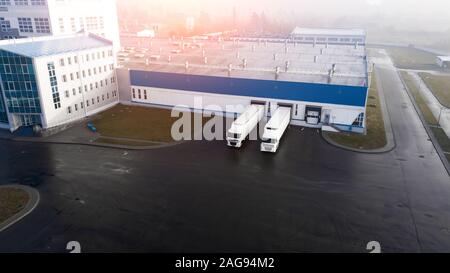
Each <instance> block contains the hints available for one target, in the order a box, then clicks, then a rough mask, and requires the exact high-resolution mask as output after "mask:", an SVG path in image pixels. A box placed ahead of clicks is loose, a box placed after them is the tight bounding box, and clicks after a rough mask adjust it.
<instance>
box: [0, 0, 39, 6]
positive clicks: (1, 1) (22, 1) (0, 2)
mask: <svg viewBox="0 0 450 273" xmlns="http://www.w3.org/2000/svg"><path fill="white" fill-rule="evenodd" d="M13 2H14V4H15V5H16V6H29V4H31V5H32V6H46V5H47V2H46V0H30V1H28V0H14V1H13ZM0 6H11V0H0Z"/></svg>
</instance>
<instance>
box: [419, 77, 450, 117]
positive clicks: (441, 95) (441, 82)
mask: <svg viewBox="0 0 450 273" xmlns="http://www.w3.org/2000/svg"><path fill="white" fill-rule="evenodd" d="M419 75H420V77H421V78H422V79H423V81H424V82H425V83H426V85H427V86H428V88H430V89H431V91H432V92H433V94H434V96H435V97H436V98H437V99H438V100H439V102H440V103H441V104H442V105H444V106H446V107H447V108H450V76H440V75H433V74H429V73H419Z"/></svg>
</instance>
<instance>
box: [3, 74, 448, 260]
mask: <svg viewBox="0 0 450 273" xmlns="http://www.w3.org/2000/svg"><path fill="white" fill-rule="evenodd" d="M380 75H381V77H383V84H384V85H385V86H384V88H385V91H387V94H386V96H387V101H388V102H389V103H388V107H389V110H390V114H391V118H392V123H393V126H394V132H395V137H396V140H397V148H396V149H395V150H394V151H393V152H390V153H386V154H379V155H367V154H360V153H352V152H348V151H344V150H340V149H338V148H335V147H333V146H330V145H328V144H327V143H326V142H325V141H324V140H323V139H322V138H321V137H320V135H319V133H318V132H317V131H316V130H309V129H307V130H304V131H301V130H300V129H299V128H296V127H291V128H290V129H289V131H288V133H287V135H286V137H285V138H284V142H283V143H282V146H281V147H280V150H279V152H278V153H277V154H276V155H273V154H262V153H261V152H259V147H258V143H257V142H250V143H247V144H246V146H245V147H244V148H243V149H241V150H234V149H231V148H228V147H226V144H225V142H223V141H218V142H191V143H186V144H182V145H178V146H174V147H169V148H164V149H157V150H150V151H124V150H114V149H104V148H96V147H85V146H76V145H51V144H32V143H14V142H5V141H0V164H1V166H2V168H1V169H0V181H1V182H0V184H8V183H9V184H10V183H22V184H27V185H32V186H34V187H36V188H37V189H38V190H39V191H40V194H41V203H40V205H39V206H38V208H37V209H36V210H35V211H34V212H33V213H32V214H31V215H29V216H28V217H27V218H25V219H24V220H22V221H21V222H20V223H18V224H16V225H15V226H13V227H11V228H10V229H8V230H6V231H4V232H2V233H0V252H23V251H26V252H65V251H66V250H65V246H66V244H67V242H69V241H79V242H80V243H81V246H82V250H83V251H86V252H366V249H365V248H366V244H367V242H369V241H379V242H380V243H381V246H382V250H383V251H385V252H440V251H443V252H448V251H450V199H449V198H448V197H449V196H450V182H449V177H448V175H447V173H446V171H445V169H444V167H443V165H442V163H441V161H440V159H439V157H438V155H437V154H436V151H435V150H434V147H433V145H432V143H431V142H430V141H429V140H428V136H427V135H426V132H425V130H424V128H423V126H421V124H420V121H419V119H418V117H417V115H416V114H415V112H414V110H413V108H412V106H411V103H410V101H409V102H408V98H407V96H406V93H403V91H402V89H401V88H399V87H398V86H397V85H398V81H399V79H398V78H396V73H394V72H392V71H390V70H389V69H383V70H381V71H380Z"/></svg>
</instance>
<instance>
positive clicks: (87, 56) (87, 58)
mask: <svg viewBox="0 0 450 273" xmlns="http://www.w3.org/2000/svg"><path fill="white" fill-rule="evenodd" d="M86 62H89V54H86Z"/></svg>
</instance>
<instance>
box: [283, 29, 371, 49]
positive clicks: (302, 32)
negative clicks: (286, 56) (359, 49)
mask: <svg viewBox="0 0 450 273" xmlns="http://www.w3.org/2000/svg"><path fill="white" fill-rule="evenodd" d="M366 36H367V35H366V31H365V30H363V29H339V28H301V27H297V28H295V29H294V31H292V33H291V39H292V40H294V41H297V42H300V43H318V44H327V43H328V44H343V45H346V44H360V45H365V44H366Z"/></svg>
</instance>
